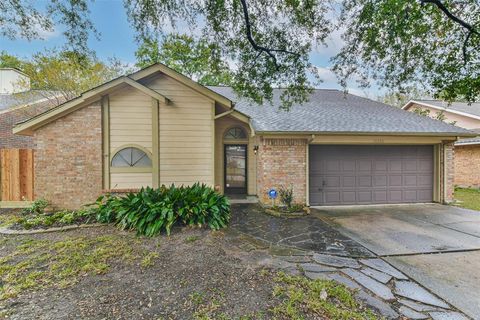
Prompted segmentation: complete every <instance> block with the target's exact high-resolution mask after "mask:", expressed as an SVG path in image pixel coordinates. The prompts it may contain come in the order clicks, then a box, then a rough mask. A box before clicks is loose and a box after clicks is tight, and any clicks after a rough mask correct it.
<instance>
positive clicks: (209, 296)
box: [188, 270, 380, 320]
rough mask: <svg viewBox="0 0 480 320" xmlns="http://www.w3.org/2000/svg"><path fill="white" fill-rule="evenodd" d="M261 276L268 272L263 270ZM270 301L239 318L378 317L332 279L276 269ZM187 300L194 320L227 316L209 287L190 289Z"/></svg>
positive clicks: (355, 319)
mask: <svg viewBox="0 0 480 320" xmlns="http://www.w3.org/2000/svg"><path fill="white" fill-rule="evenodd" d="M262 273H263V274H264V276H266V277H267V276H268V277H269V276H271V273H269V272H268V271H266V270H265V272H262ZM273 281H274V283H275V286H274V289H273V292H272V300H271V301H272V304H271V306H270V307H269V308H268V309H265V310H258V311H257V312H255V313H254V314H250V315H243V316H241V317H239V318H235V319H241V320H262V319H279V320H281V319H289V320H303V319H335V320H376V319H380V318H379V317H377V316H376V315H375V314H374V313H373V312H372V311H371V310H370V309H368V308H366V307H365V306H364V305H363V304H361V303H359V302H357V300H356V299H355V298H354V296H353V292H352V291H350V290H349V289H348V288H346V287H345V286H344V285H342V284H339V283H337V282H334V281H326V280H310V279H307V278H305V277H301V276H290V275H286V274H284V273H281V272H280V273H278V274H277V275H276V276H275V278H274V279H273ZM189 298H190V299H189V302H188V303H189V304H191V305H193V306H194V308H195V314H194V319H195V320H213V319H215V320H231V319H233V318H231V317H229V316H228V315H226V314H225V313H223V312H221V310H222V307H223V305H224V303H225V296H224V295H223V293H222V292H218V291H215V290H214V289H209V290H208V291H207V292H193V293H191V294H190V296H189Z"/></svg>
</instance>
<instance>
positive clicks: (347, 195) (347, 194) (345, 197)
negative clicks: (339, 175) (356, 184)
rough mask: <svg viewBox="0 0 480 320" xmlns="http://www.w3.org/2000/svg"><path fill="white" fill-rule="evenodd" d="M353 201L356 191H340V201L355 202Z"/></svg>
mask: <svg viewBox="0 0 480 320" xmlns="http://www.w3.org/2000/svg"><path fill="white" fill-rule="evenodd" d="M355 201H356V192H355V191H344V192H342V203H345V202H355Z"/></svg>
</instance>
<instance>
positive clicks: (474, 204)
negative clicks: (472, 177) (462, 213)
mask: <svg viewBox="0 0 480 320" xmlns="http://www.w3.org/2000/svg"><path fill="white" fill-rule="evenodd" d="M455 200H458V201H460V202H458V204H457V205H458V206H460V207H462V208H467V209H472V210H478V211H480V189H472V188H455Z"/></svg>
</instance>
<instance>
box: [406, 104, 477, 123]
mask: <svg viewBox="0 0 480 320" xmlns="http://www.w3.org/2000/svg"><path fill="white" fill-rule="evenodd" d="M417 108H419V109H422V110H428V111H430V113H429V116H430V117H432V118H434V117H435V116H436V115H437V113H439V112H441V110H438V109H435V108H431V107H427V106H424V105H420V104H412V105H411V106H410V107H409V108H408V109H406V110H408V111H411V112H413V111H415V109H417ZM443 114H444V115H445V122H455V125H457V126H459V127H462V128H465V129H480V120H478V119H474V118H470V117H466V116H463V115H460V114H456V113H452V112H449V111H448V110H445V111H444V113H443Z"/></svg>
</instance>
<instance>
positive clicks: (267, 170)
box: [257, 138, 307, 204]
mask: <svg viewBox="0 0 480 320" xmlns="http://www.w3.org/2000/svg"><path fill="white" fill-rule="evenodd" d="M306 151H307V140H306V139H266V138H264V139H262V141H261V143H260V146H259V150H258V162H257V177H258V197H259V199H260V201H261V202H263V203H266V204H270V203H271V201H270V200H269V198H268V195H267V192H268V190H269V189H270V188H276V189H277V190H278V188H279V187H281V186H284V187H290V186H293V194H294V202H296V203H302V204H303V203H305V202H306V192H307V176H306V170H307V167H306V166H307V159H306V156H307V153H306Z"/></svg>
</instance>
